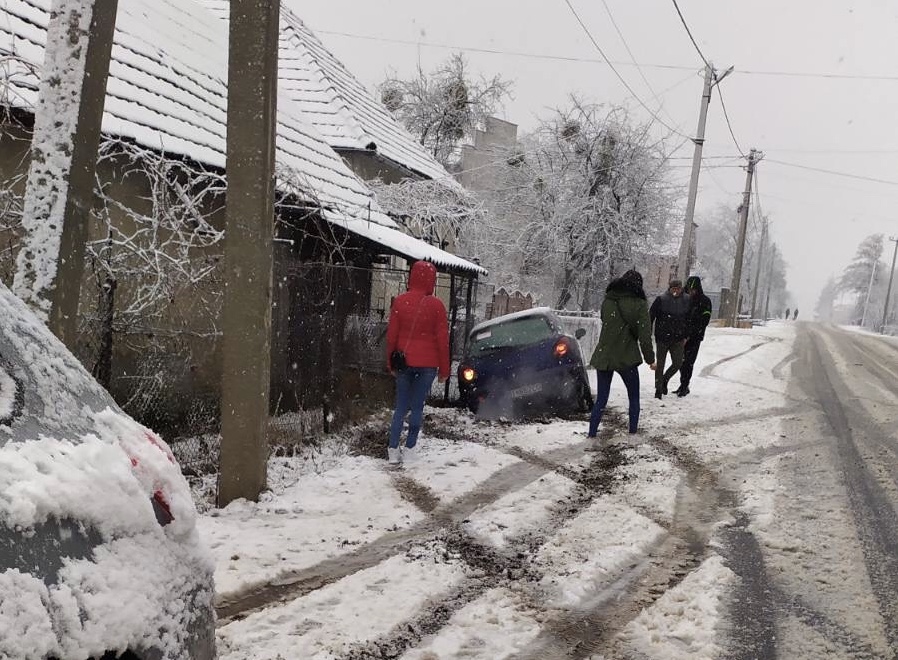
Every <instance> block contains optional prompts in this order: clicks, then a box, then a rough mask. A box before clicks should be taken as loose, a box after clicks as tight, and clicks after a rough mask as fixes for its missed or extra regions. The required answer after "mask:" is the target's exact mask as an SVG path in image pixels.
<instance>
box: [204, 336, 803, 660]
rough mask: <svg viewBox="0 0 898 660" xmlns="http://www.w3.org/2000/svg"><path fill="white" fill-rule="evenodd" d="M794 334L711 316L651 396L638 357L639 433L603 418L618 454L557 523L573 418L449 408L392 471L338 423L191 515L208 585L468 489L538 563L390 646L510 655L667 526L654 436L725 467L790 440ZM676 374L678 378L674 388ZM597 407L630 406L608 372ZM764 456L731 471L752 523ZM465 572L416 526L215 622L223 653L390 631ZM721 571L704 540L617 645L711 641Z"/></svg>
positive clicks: (567, 496) (581, 457)
mask: <svg viewBox="0 0 898 660" xmlns="http://www.w3.org/2000/svg"><path fill="white" fill-rule="evenodd" d="M793 332H794V325H792V324H786V323H778V322H773V323H771V324H769V325H768V326H766V327H761V328H754V329H752V330H734V329H715V328H711V329H709V330H708V333H707V339H706V341H705V342H704V343H703V345H702V350H701V354H700V355H699V359H698V362H697V364H696V369H695V376H694V378H693V382H692V385H691V390H692V393H691V394H690V395H689V396H688V397H686V398H684V399H679V398H677V397H676V396H668V397H665V398H664V400H663V401H657V400H656V399H654V398H653V397H652V393H653V389H654V385H653V381H652V376H653V373H652V372H651V371H649V370H648V369H647V368H643V369H642V370H641V378H642V409H643V412H642V422H641V431H642V433H641V434H640V436H639V437H638V438H637V439H636V440H635V441H634V440H631V439H630V438H628V437H626V436H624V435H621V434H620V431H621V430H622V429H623V427H622V424H623V422H619V421H615V420H616V419H619V418H618V417H615V416H614V415H611V416H609V419H608V424H610V426H611V427H614V434H613V435H611V438H610V440H609V441H608V442H610V443H611V444H613V445H614V446H616V447H618V448H619V450H620V452H621V453H622V455H624V456H625V458H626V461H625V462H624V464H622V465H621V466H620V469H619V470H618V471H617V472H615V475H614V481H613V482H612V483H610V484H609V485H608V486H607V488H606V489H605V490H604V491H603V492H602V494H600V495H599V496H597V497H595V498H594V499H592V500H591V501H590V502H588V503H587V504H586V505H585V506H583V507H582V508H581V509H579V510H577V511H575V512H574V514H573V515H571V517H569V518H567V519H566V520H563V521H561V522H559V524H554V522H555V521H554V520H553V517H554V516H555V515H556V512H558V511H559V510H560V508H559V507H563V506H564V505H565V504H566V503H568V502H570V501H572V500H573V499H575V497H576V491H577V483H576V479H577V474H578V470H580V469H582V468H583V467H584V466H585V465H587V463H588V460H589V459H588V458H587V457H588V456H589V454H583V453H582V448H583V447H585V443H586V438H585V437H584V431H585V422H580V421H562V420H555V421H551V422H550V423H530V424H522V425H510V426H509V425H503V424H496V423H493V424H488V423H485V424H483V425H480V424H474V423H472V422H471V421H470V420H466V419H464V415H463V414H462V413H458V412H451V415H455V417H456V418H457V419H459V420H461V422H460V423H459V426H460V429H461V436H462V437H461V438H459V439H454V440H447V439H443V438H436V437H432V436H433V435H435V434H427V433H425V434H424V435H423V436H422V440H421V445H420V447H421V449H420V451H421V457H420V461H419V462H418V463H417V464H414V465H409V466H407V467H405V468H403V469H401V470H399V471H397V470H391V469H388V468H387V466H386V463H385V461H383V460H378V459H374V458H370V457H365V456H354V455H351V452H349V451H347V450H346V445H345V444H344V443H345V439H344V440H342V441H340V443H338V442H337V441H336V440H335V441H334V442H335V444H334V447H335V449H333V451H332V453H331V455H330V458H329V460H327V461H323V462H322V461H318V462H315V463H314V464H313V463H309V462H303V461H302V459H284V458H278V459H273V460H272V465H271V475H272V476H271V478H270V484H271V491H270V492H269V493H266V495H265V497H263V499H262V502H260V503H258V504H254V503H247V502H243V501H239V502H234V503H232V504H231V505H230V506H228V507H226V508H224V509H221V510H217V509H213V510H210V511H207V512H206V513H205V514H204V515H203V516H201V519H200V523H199V526H200V531H201V534H202V535H203V536H204V537H205V540H206V541H207V542H208V543H209V544H210V545H211V547H212V550H213V553H214V554H215V557H216V560H217V571H216V580H217V588H218V592H219V598H220V599H224V600H227V599H232V598H233V597H235V596H237V595H239V593H240V592H241V590H245V589H247V588H251V587H253V586H259V585H263V584H265V583H269V582H278V581H282V580H287V581H289V579H290V576H295V575H296V574H297V572H299V571H302V570H304V569H310V568H312V567H314V566H316V564H318V563H319V562H321V561H323V560H333V559H334V558H339V557H341V556H346V555H348V553H358V552H359V551H361V550H363V549H364V548H365V546H366V545H367V544H369V543H371V542H373V541H375V540H376V539H378V538H379V537H383V536H384V535H386V534H390V533H393V532H397V531H399V532H401V531H408V532H409V533H414V532H415V530H416V529H425V528H426V527H425V523H426V521H427V520H428V518H429V517H431V516H432V515H436V513H435V512H439V511H444V512H449V513H447V514H446V515H447V516H450V517H451V512H452V511H453V507H454V506H459V507H460V506H462V505H461V504H459V503H460V502H467V503H468V504H466V505H465V506H468V507H469V508H470V511H469V512H467V513H465V514H461V516H462V517H461V519H460V520H458V521H457V522H458V529H459V530H460V532H459V533H461V534H465V535H467V536H468V537H469V538H470V539H472V540H473V542H475V543H477V544H480V545H481V546H485V547H488V548H492V549H494V550H495V551H496V552H497V553H499V555H500V556H505V555H508V556H511V555H513V554H514V553H515V552H520V551H521V547H522V546H521V539H527V538H529V536H528V535H533V534H538V533H544V534H545V538H543V539H541V541H540V543H539V544H538V545H537V546H534V547H535V549H534V552H533V555H532V556H531V557H529V566H530V567H531V568H532V569H533V570H535V571H536V572H537V574H538V579H536V580H534V581H533V582H531V583H528V584H527V585H526V586H520V587H516V585H515V583H510V584H491V585H486V586H485V587H484V588H483V589H482V590H481V591H480V592H478V593H477V594H476V596H475V597H472V598H470V600H469V601H468V602H466V603H465V604H463V605H461V606H459V607H457V608H455V609H454V611H453V613H452V614H451V616H450V617H448V618H447V620H446V621H445V622H444V623H443V624H441V625H440V626H439V627H438V629H437V630H435V632H433V633H429V634H427V633H422V634H421V635H420V639H419V640H418V641H417V642H416V643H415V644H412V645H410V646H411V648H408V649H406V650H405V651H404V654H403V655H402V656H401V657H402V658H403V659H405V660H425V659H426V660H437V659H440V660H445V659H448V658H461V657H464V658H483V659H490V660H495V659H497V658H504V657H509V656H511V655H513V654H519V653H521V652H522V650H523V649H526V648H527V647H528V645H529V644H531V643H532V642H533V640H534V639H535V638H536V637H537V636H538V635H539V634H540V632H541V629H542V622H543V621H544V619H545V617H546V616H548V614H547V613H550V612H557V611H561V610H564V611H577V610H578V609H582V608H587V607H590V606H592V605H593V604H594V603H596V602H597V601H598V600H600V599H601V598H602V596H603V593H605V592H606V591H607V590H608V589H610V588H611V587H612V585H613V583H614V581H615V580H617V579H618V577H619V576H620V575H621V574H622V572H623V571H626V570H627V569H628V568H630V567H632V565H634V564H635V563H638V562H639V561H640V558H641V557H643V556H644V555H645V554H646V553H647V552H648V551H649V550H650V549H651V548H652V547H654V546H656V545H657V544H658V543H659V542H660V540H661V538H662V537H663V536H664V535H665V533H666V529H667V528H668V527H670V526H672V525H673V524H674V521H673V520H672V519H673V516H674V503H675V501H676V500H677V497H678V493H680V492H681V490H682V487H683V481H684V479H685V476H684V474H683V473H682V472H681V470H680V469H679V468H677V467H676V466H675V465H674V463H673V462H672V461H671V460H670V458H669V457H668V456H667V455H666V454H665V452H664V451H663V450H662V448H661V447H660V446H656V443H657V442H660V441H661V440H659V439H661V438H663V443H669V444H670V445H673V446H676V447H677V448H678V449H682V450H683V451H686V452H689V454H690V455H692V456H697V457H699V458H700V459H707V460H710V461H721V462H729V463H730V464H736V465H738V464H739V460H740V456H741V455H742V454H743V453H745V452H749V451H754V452H757V451H758V450H763V449H765V448H770V447H775V446H781V445H787V444H788V443H789V442H790V438H788V437H787V433H786V432H785V430H784V428H785V427H784V426H783V424H782V423H781V421H782V419H783V418H788V417H789V416H790V415H791V414H793V412H792V411H793V409H794V408H795V406H797V405H800V402H797V401H794V400H792V399H790V398H789V396H788V393H787V387H786V382H787V378H788V373H789V371H788V369H789V360H790V356H791V352H792V343H793V337H794V334H793ZM676 385H677V379H676V377H675V378H674V380H673V386H672V387H671V389H674V387H676ZM609 406H610V407H611V408H616V409H617V410H619V411H621V412H623V411H625V407H626V394H625V392H624V389H623V385H622V383H621V382H620V381H619V379H617V378H615V381H614V384H613V389H612V395H611V400H610V402H609ZM427 413H428V415H429V416H431V417H437V418H438V419H439V420H440V422H439V423H446V421H445V420H450V419H451V415H450V413H449V411H440V410H435V409H428V411H427ZM444 418H445V419H444ZM618 426H620V429H618V428H617V427H618ZM465 433H468V434H469V435H470V439H465ZM385 441H386V439H385ZM525 455H526V456H525ZM533 455H536V456H538V457H540V458H544V459H545V460H546V462H547V463H552V464H554V465H557V466H558V469H557V470H546V471H544V472H543V473H541V474H533V475H531V476H529V477H528V476H526V474H529V473H526V472H525V471H524V470H523V469H522V471H521V475H522V476H521V477H520V484H519V485H518V487H515V488H509V489H507V491H503V492H499V494H498V496H496V497H492V498H485V499H484V503H483V504H482V505H478V503H477V502H478V500H477V497H476V495H477V493H478V492H480V490H482V489H489V488H496V486H495V484H494V483H493V482H491V481H490V479H491V477H493V476H494V475H495V474H496V473H497V472H502V473H503V474H505V473H508V472H509V471H514V470H516V469H518V468H522V467H526V466H523V463H524V460H525V458H526V457H530V456H533ZM775 462H776V459H775V458H769V459H764V460H760V461H757V460H756V461H753V462H751V464H750V465H749V464H747V465H746V466H744V467H743V468H742V472H741V473H740V474H741V476H742V479H741V480H740V483H739V484H738V487H735V486H734V487H735V489H736V491H737V492H738V494H739V500H740V506H741V510H743V511H744V512H745V513H746V514H747V515H749V516H750V518H751V520H752V524H753V525H754V526H755V527H756V528H757V529H759V530H763V529H764V527H765V521H769V518H770V516H771V515H772V506H773V501H774V498H775V496H776V495H777V492H778V485H777V481H776V479H775V478H774V472H775V467H776V466H775ZM397 477H401V478H402V479H403V480H405V481H408V480H411V482H413V483H415V484H417V485H418V486H419V487H421V488H423V489H424V490H425V491H426V492H427V494H428V497H429V501H430V502H431V503H432V504H431V511H424V510H422V508H421V507H420V506H416V504H414V503H413V501H414V498H411V497H408V496H407V495H405V494H403V493H401V492H400V491H401V488H400V487H398V485H397ZM479 489H480V490H479ZM471 502H473V504H472V503H471ZM572 506H573V505H572ZM503 553H505V555H503ZM477 577H478V575H477V569H475V568H472V566H471V565H470V563H466V562H465V561H464V560H463V558H462V557H460V556H458V553H457V552H455V551H454V550H453V549H452V548H451V547H448V546H447V545H445V544H444V542H443V540H442V539H440V538H439V536H438V535H434V534H433V533H432V532H431V533H429V535H428V534H427V533H424V532H422V536H421V538H420V542H412V543H411V545H410V547H409V548H405V549H403V550H402V551H401V552H398V553H393V554H389V556H387V557H386V558H384V559H382V560H377V561H374V562H372V563H371V565H370V566H366V567H363V568H361V569H360V570H356V571H347V574H346V575H344V576H339V577H338V578H337V579H334V580H333V581H330V582H329V583H326V584H325V586H322V587H321V588H319V589H316V590H312V591H309V592H308V593H305V594H304V595H302V596H300V597H298V598H296V599H294V600H289V601H288V602H280V603H278V604H274V605H272V606H270V607H268V608H266V609H262V610H258V611H255V612H253V613H250V614H249V615H248V616H247V617H246V618H243V619H240V620H231V621H226V622H223V623H224V625H222V626H221V627H220V629H219V652H220V655H221V658H222V660H255V659H259V660H261V659H271V660H276V659H283V660H287V659H292V658H303V659H307V660H311V659H321V660H324V659H328V658H337V657H341V656H342V655H344V654H346V653H347V652H348V651H349V650H350V649H352V648H353V647H354V646H355V647H358V646H359V645H362V644H364V643H366V642H369V641H370V640H373V639H377V638H381V637H386V636H388V635H390V634H395V631H396V628H397V627H398V626H401V625H403V624H406V623H407V622H409V621H411V622H414V621H415V619H416V613H418V612H419V611H421V610H422V608H424V607H425V606H426V604H427V603H428V602H432V601H435V600H439V599H443V598H447V594H452V593H455V592H456V591H457V590H458V589H459V588H460V585H462V584H464V583H466V581H470V580H471V579H473V578H477ZM734 581H735V576H734V574H733V573H732V571H730V570H729V569H728V568H727V567H726V566H725V564H724V562H723V560H722V558H721V557H720V556H719V555H718V554H716V553H715V552H713V551H712V552H711V554H710V556H706V557H704V558H703V559H702V561H701V562H700V565H698V566H697V567H696V568H695V569H694V570H692V571H691V572H690V573H689V575H687V576H686V577H685V579H683V580H682V581H681V582H680V583H679V584H677V585H676V586H675V587H674V588H673V589H670V590H669V591H667V592H666V593H664V594H663V595H662V596H661V597H660V598H658V599H657V600H655V601H654V603H653V604H652V605H651V606H649V607H647V608H646V609H644V610H643V611H641V613H639V614H638V616H637V617H636V618H634V619H633V620H631V621H630V622H629V623H628V624H627V625H626V626H625V627H624V628H623V629H622V630H621V631H620V632H619V636H618V639H619V643H621V644H625V645H626V647H627V648H628V649H631V650H632V651H633V652H635V653H637V654H644V655H645V656H646V657H651V658H713V657H715V656H716V654H717V653H719V650H720V649H719V648H718V644H719V641H720V634H721V631H720V630H719V628H720V616H721V615H720V611H721V603H722V602H724V601H725V600H726V598H727V597H728V594H729V593H730V592H731V589H732V585H733V583H734ZM454 590H456V591H454ZM384 657H386V656H384ZM390 657H392V656H390Z"/></svg>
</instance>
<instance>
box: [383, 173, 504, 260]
mask: <svg viewBox="0 0 898 660" xmlns="http://www.w3.org/2000/svg"><path fill="white" fill-rule="evenodd" d="M368 187H369V188H371V190H372V191H373V192H374V194H375V196H376V197H377V202H378V204H379V205H380V207H381V208H382V209H384V210H385V211H386V212H387V213H389V214H390V215H391V216H393V217H394V218H395V219H396V220H397V221H398V222H399V223H400V224H402V225H403V226H404V227H405V229H406V230H407V231H408V233H409V234H411V235H412V236H414V237H416V238H420V239H421V240H423V241H426V242H428V243H430V244H431V245H436V246H438V247H440V248H442V249H449V250H455V248H456V245H457V243H458V240H459V238H460V237H461V236H462V235H465V236H469V235H471V234H472V233H476V232H479V231H481V230H482V228H483V225H484V224H486V223H489V222H490V221H491V219H490V218H489V213H488V211H487V209H486V208H485V206H484V203H483V201H482V200H480V199H478V198H477V197H476V196H474V195H473V194H472V193H470V192H468V191H466V190H465V189H464V188H462V187H461V186H458V185H457V184H456V185H449V184H446V183H443V182H440V181H432V180H428V179H425V180H422V181H416V180H414V179H404V180H402V181H400V182H399V183H392V184H387V183H383V182H382V181H379V180H378V181H371V182H368Z"/></svg>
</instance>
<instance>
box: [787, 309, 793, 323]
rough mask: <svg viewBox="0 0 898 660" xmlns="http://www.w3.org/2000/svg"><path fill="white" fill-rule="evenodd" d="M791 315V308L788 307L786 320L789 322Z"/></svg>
mask: <svg viewBox="0 0 898 660" xmlns="http://www.w3.org/2000/svg"><path fill="white" fill-rule="evenodd" d="M791 313H792V310H791V308H789V307H786V320H787V321H788V320H789V314H791Z"/></svg>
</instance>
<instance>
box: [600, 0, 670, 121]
mask: <svg viewBox="0 0 898 660" xmlns="http://www.w3.org/2000/svg"><path fill="white" fill-rule="evenodd" d="M602 5H603V6H604V7H605V13H606V14H608V19H609V20H610V21H611V25H613V26H614V30H615V32H617V36H618V37H620V40H621V43H622V44H623V45H624V48H625V49H626V51H627V54H628V55H629V56H630V61H631V62H633V66H635V67H636V70H637V71H638V72H639V76H640V77H641V78H642V82H644V83H645V86H646V87H647V88H648V90H649V92H650V93H651V95H652V98H653V100H654V101H655V103H657V104H658V112H664V114H666V115H667V118H668V119H670V120H671V121H672V122H673V123H676V121H675V120H674V119H673V117H671V116H670V114H669V113H668V112H667V111H665V110H664V102H663V101H662V100H661V99H660V98H659V96H658V93H657V92H656V91H655V88H654V87H652V84H651V83H650V82H649V79H648V78H646V75H645V72H644V71H643V70H642V67H641V66H640V65H639V62H637V61H636V56H635V55H634V54H633V51H632V50H631V49H630V44H629V43H627V39H626V38H625V37H624V33H623V32H622V31H621V29H620V27H619V26H618V24H617V21H616V20H614V14H613V13H612V12H611V7H609V6H608V0H602Z"/></svg>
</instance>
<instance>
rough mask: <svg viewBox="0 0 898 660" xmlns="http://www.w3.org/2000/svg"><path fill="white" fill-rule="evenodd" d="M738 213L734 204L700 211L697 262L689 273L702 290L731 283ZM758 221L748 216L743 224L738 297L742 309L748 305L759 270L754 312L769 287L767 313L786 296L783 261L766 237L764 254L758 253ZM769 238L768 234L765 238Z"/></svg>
mask: <svg viewBox="0 0 898 660" xmlns="http://www.w3.org/2000/svg"><path fill="white" fill-rule="evenodd" d="M739 222H740V216H739V213H738V209H737V208H736V207H730V206H726V205H719V206H717V207H715V208H714V209H712V210H711V211H709V212H707V213H704V214H702V217H701V218H700V220H699V222H698V229H697V230H696V253H697V262H696V264H695V266H694V267H693V269H692V270H693V272H694V273H695V274H696V275H700V276H701V277H702V282H703V284H704V288H705V290H706V291H716V290H720V289H722V288H730V287H731V286H732V284H733V265H734V263H735V259H736V244H737V242H738V237H739ZM761 233H762V232H761V223H760V222H757V221H756V218H754V217H751V219H750V221H749V222H748V224H747V226H746V233H745V251H744V253H743V262H742V278H743V279H742V282H740V287H739V288H740V297H741V298H742V300H743V309H745V308H747V307H749V306H750V305H751V299H752V293H753V291H752V289H753V287H754V284H755V280H756V278H755V275H756V274H757V269H758V268H760V269H761V273H760V277H759V278H757V281H758V292H757V295H756V296H755V300H756V304H757V305H758V307H757V309H756V313H757V312H758V311H759V310H760V311H763V307H764V305H765V303H766V302H767V301H766V297H767V291H768V289H769V290H770V303H769V305H770V309H769V311H770V312H771V313H776V312H777V311H778V310H779V309H783V308H785V306H786V301H787V300H788V298H789V292H788V290H787V288H786V287H787V280H786V262H785V260H784V259H783V257H782V254H781V252H780V251H779V249H778V247H777V245H776V243H775V242H772V241H771V240H768V242H767V245H766V247H765V248H764V253H763V254H760V246H761ZM768 239H769V237H768Z"/></svg>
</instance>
